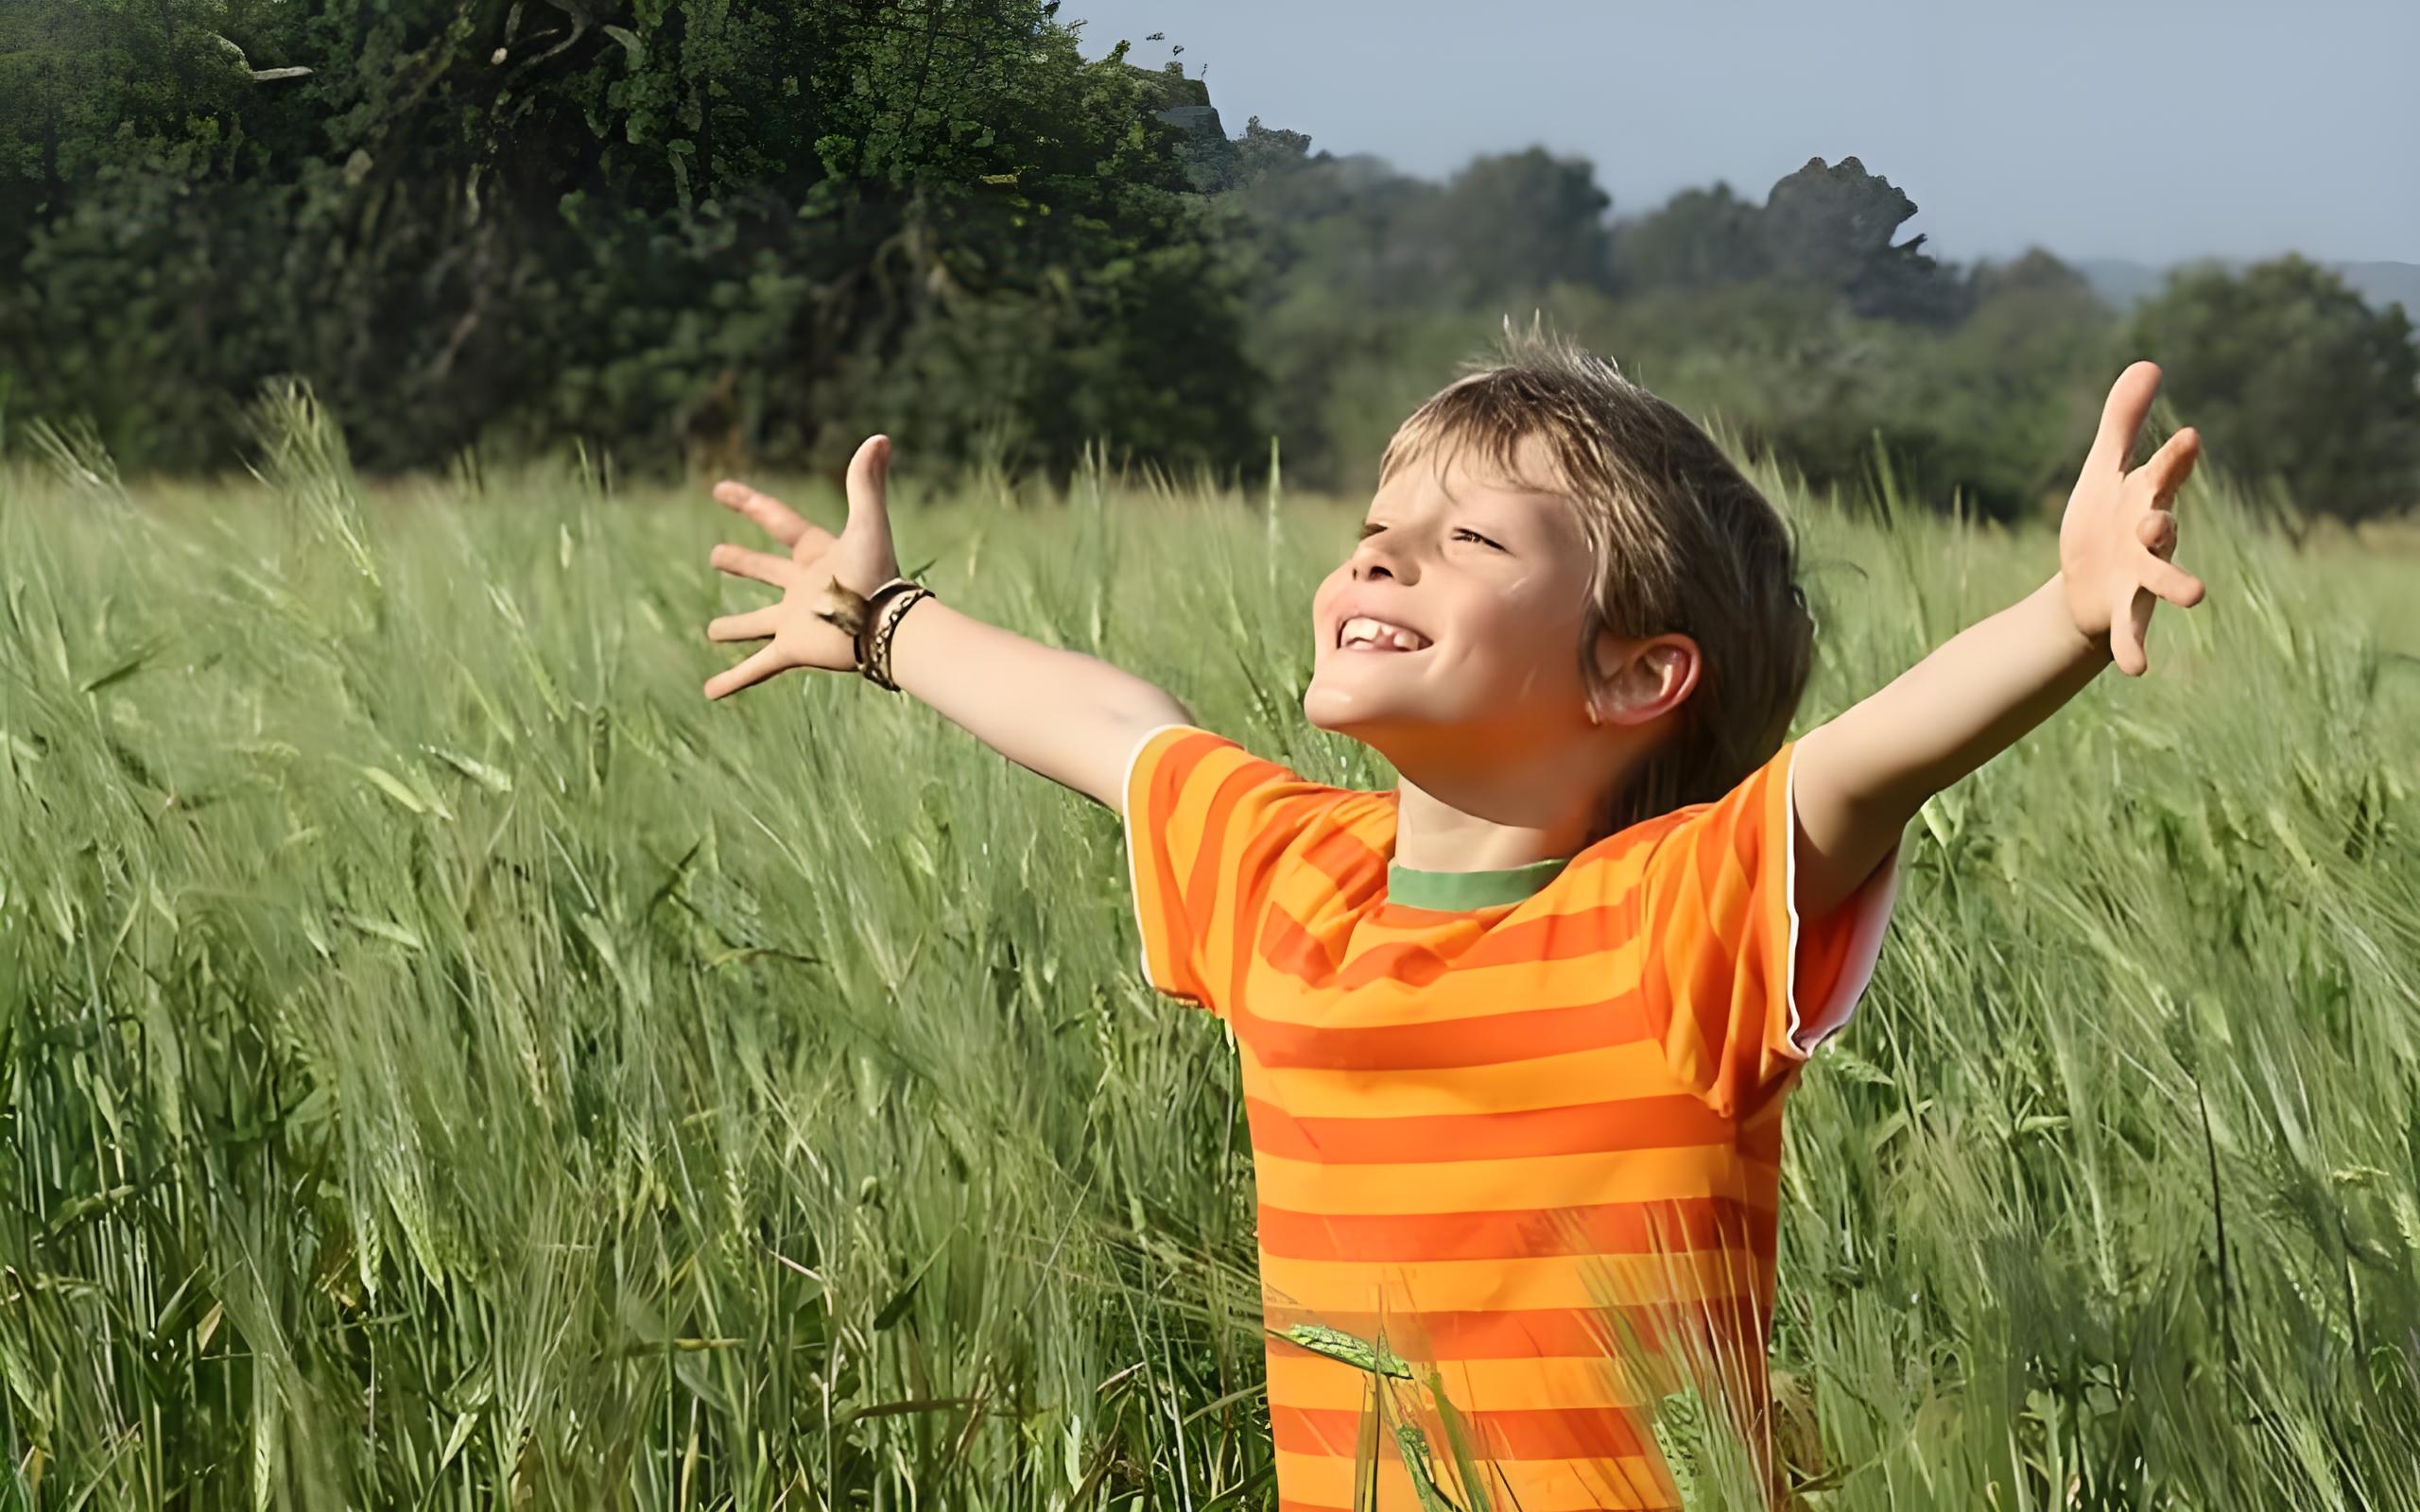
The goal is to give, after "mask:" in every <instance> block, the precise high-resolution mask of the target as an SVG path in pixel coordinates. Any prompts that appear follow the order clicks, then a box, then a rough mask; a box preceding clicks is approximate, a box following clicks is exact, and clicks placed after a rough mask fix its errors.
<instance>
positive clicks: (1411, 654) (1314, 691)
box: [1303, 435, 1611, 771]
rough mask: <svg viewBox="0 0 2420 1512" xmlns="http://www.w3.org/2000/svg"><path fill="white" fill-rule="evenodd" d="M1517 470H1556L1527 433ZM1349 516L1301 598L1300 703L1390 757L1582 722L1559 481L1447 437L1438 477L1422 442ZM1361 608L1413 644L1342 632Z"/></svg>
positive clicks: (1501, 740) (1571, 551)
mask: <svg viewBox="0 0 2420 1512" xmlns="http://www.w3.org/2000/svg"><path fill="white" fill-rule="evenodd" d="M1519 471H1520V473H1521V475H1523V476H1525V477H1528V478H1530V479H1532V480H1537V481H1541V482H1544V481H1547V480H1551V479H1552V478H1553V477H1554V475H1555V472H1554V467H1553V464H1552V460H1551V458H1550V456H1549V455H1548V454H1547V449H1546V445H1545V442H1544V441H1543V440H1542V439H1541V438H1538V437H1536V436H1534V435H1533V436H1529V437H1525V438H1523V439H1522V442H1521V456H1520V468H1519ZM1361 531H1362V534H1361V539H1360V541H1359V543H1358V544H1357V546H1356V547H1355V548H1354V549H1353V551H1352V553H1351V554H1350V555H1349V556H1348V557H1347V558H1346V559H1345V561H1344V562H1343V564H1342V565H1340V566H1339V567H1338V568H1337V569H1336V570H1335V571H1334V572H1332V573H1330V574H1328V576H1327V578H1326V580H1325V581H1323V582H1322V583H1321V585H1320V588H1319V592H1318V593H1316V594H1314V595H1313V597H1312V600H1311V625H1312V631H1313V634H1314V637H1315V656H1314V660H1313V665H1312V674H1311V682H1310V686H1309V688H1308V689H1306V690H1305V693H1304V695H1303V712H1304V713H1305V715H1306V716H1307V717H1308V718H1309V719H1310V722H1311V723H1312V724H1313V725H1315V726H1317V727H1318V728H1319V729H1322V730H1334V731H1336V732H1338V733H1340V734H1347V735H1351V736H1353V737H1354V738H1355V739H1357V740H1358V741H1360V742H1362V743H1363V744H1364V745H1367V746H1369V747H1372V748H1373V749H1374V750H1376V751H1377V752H1378V753H1379V754H1380V755H1382V756H1385V757H1387V758H1388V760H1389V761H1390V762H1392V764H1393V765H1395V767H1396V768H1397V769H1398V770H1399V771H1400V770H1404V769H1405V768H1406V766H1407V765H1408V763H1409V762H1414V761H1422V762H1428V763H1433V762H1438V761H1449V760H1454V759H1456V758H1460V759H1462V760H1469V759H1473V758H1481V759H1483V758H1485V757H1486V756H1488V755H1489V754H1490V753H1493V752H1500V751H1504V750H1508V749H1522V750H1534V748H1535V747H1537V746H1538V745H1539V744H1540V743H1541V742H1545V741H1582V740H1585V739H1586V738H1587V737H1588V736H1589V735H1590V734H1591V733H1593V731H1592V730H1591V727H1590V725H1589V723H1588V715H1587V705H1586V698H1587V689H1586V688H1585V687H1584V686H1583V684H1582V678H1581V672H1580V666H1579V658H1578V654H1577V651H1578V646H1579V644H1580V634H1581V629H1582V625H1583V623H1584V615H1585V612H1586V608H1587V596H1588V588H1589V575H1590V571H1591V569H1590V564H1589V559H1588V550H1587V545H1586V542H1585V541H1584V540H1583V539H1582V536H1581V533H1580V524H1579V522H1578V521H1577V520H1576V519H1574V518H1573V515H1572V507H1571V505H1570V503H1569V502H1568V501H1567V500H1566V499H1565V498H1564V496H1563V495H1561V494H1557V493H1550V492H1540V491H1534V490H1530V489H1526V488H1523V487H1521V486H1519V485H1517V484H1515V483H1514V482H1513V481H1512V480H1511V479H1508V478H1504V477H1500V476H1498V475H1496V474H1495V471H1494V470H1493V469H1492V468H1490V467H1489V466H1488V465H1487V463H1486V462H1485V461H1484V460H1483V459H1474V460H1470V461H1466V460H1465V453H1464V451H1463V450H1462V449H1461V448H1456V449H1454V450H1453V451H1452V453H1451V454H1450V455H1447V456H1446V457H1445V465H1444V467H1443V470H1442V476H1441V470H1440V469H1439V467H1438V465H1437V458H1436V456H1435V455H1434V454H1432V455H1428V456H1424V457H1421V458H1420V459H1418V460H1417V461H1414V462H1410V463H1408V464H1406V465H1404V466H1402V467H1400V468H1399V469H1397V471H1396V472H1395V475H1394V476H1393V477H1392V478H1391V479H1389V480H1388V482H1387V484H1386V486H1385V487H1384V488H1381V489H1380V490H1378V491H1377V493H1376V495H1375V496H1374V497H1373V498H1372V499H1371V501H1370V507H1369V509H1368V510H1367V511H1366V512H1365V514H1364V516H1363V523H1362V526H1361ZM1365 616H1366V617H1368V618H1372V619H1375V620H1378V621H1381V622H1383V623H1384V624H1387V625H1391V626H1393V627H1398V628H1399V629H1403V630H1409V631H1411V632H1414V639H1413V643H1412V644H1414V646H1415V647H1416V648H1415V649H1411V650H1397V649H1392V648H1390V647H1391V646H1392V644H1393V643H1394V640H1395V638H1394V637H1392V636H1391V635H1387V634H1384V633H1382V634H1381V635H1380V636H1379V638H1378V641H1377V642H1376V644H1357V645H1355V644H1345V637H1346V635H1347V633H1348V631H1349V632H1353V636H1354V639H1356V640H1358V639H1359V638H1360V637H1359V633H1358V632H1360V631H1361V630H1362V629H1363V628H1364V627H1363V626H1362V625H1361V624H1360V621H1361V619H1362V618H1363V617H1365ZM1600 644H1607V645H1609V646H1610V644H1611V637H1610V636H1606V637H1604V638H1603V640H1602V642H1601V643H1600ZM1600 664H1603V663H1600Z"/></svg>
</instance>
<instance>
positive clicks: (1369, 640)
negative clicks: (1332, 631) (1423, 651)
mask: <svg viewBox="0 0 2420 1512" xmlns="http://www.w3.org/2000/svg"><path fill="white" fill-rule="evenodd" d="M1343 641H1344V644H1346V645H1360V644H1371V645H1389V646H1392V647H1393V648H1394V649H1396V650H1398V651H1417V650H1419V649H1420V648H1421V646H1422V645H1424V644H1426V643H1425V642H1424V641H1422V640H1421V638H1420V637H1419V636H1418V635H1416V634H1414V633H1412V632H1411V631H1409V630H1407V629H1403V628H1400V627H1395V626H1391V625H1388V624H1386V623H1384V622H1383V621H1380V620H1374V619H1371V618H1368V617H1367V616H1365V615H1355V616H1354V617H1353V618H1352V619H1350V620H1347V621H1346V622H1345V625H1344V636H1343Z"/></svg>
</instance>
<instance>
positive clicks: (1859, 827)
mask: <svg viewBox="0 0 2420 1512" xmlns="http://www.w3.org/2000/svg"><path fill="white" fill-rule="evenodd" d="M2159 377H2160V374H2159V369H2158V368H2157V367H2155V366H2153V365H2152V364H2151V363H2148V362H2138V363H2135V365H2134V366H2133V367H2131V368H2128V369H2126V370H2125V371H2124V372H2123V373H2121V374H2119V375H2118V382H2117V384H2116V386H2115V387H2112V388H2111V389H2110V390H2109V402H2108V404H2106V406H2104V408H2103V409H2102V411H2101V416H2100V435H2099V436H2098V437H2097V438H2095V440H2094V441H2093V446H2092V453H2091V455H2089V456H2087V457H2086V458H2085V459H2084V464H2083V474H2082V476H2080V477H2079V478H2078V479H2077V482H2076V488H2075V492H2074V493H2073V494H2071V495H2070V496H2069V497H2068V500H2067V508H2066V515H2065V516H2064V517H2063V518H2062V519H2061V521H2060V524H2059V570H2058V572H2056V573H2055V574H2053V575H2052V576H2051V577H2050V580H2049V581H2048V582H2046V583H2044V584H2043V585H2042V586H2041V587H2040V588H2038V589H2035V590H2034V591H2033V592H2032V593H2031V594H2029V595H2027V596H2026V597H2025V598H2024V599H2022V600H2020V601H2018V602H2017V603H2016V604H2014V605H2013V606H2011V607H2010V608H2008V609H2004V610H2000V611H1999V612H1998V613H1997V614H1995V615H1993V616H1992V617H1991V618H1989V619H1987V620H1982V621H1980V622H1979V623H1977V624H1975V625H1971V626H1969V627H1966V628H1965V629H1964V630H1962V631H1960V632H1959V633H1958V634H1957V635H1956V636H1954V637H1952V638H1951V639H1950V640H1949V641H1948V642H1946V643H1945V644H1943V645H1942V647H1941V648H1940V649H1939V650H1937V651H1935V652H1933V653H1932V654H1931V655H1930V656H1928V657H1927V658H1925V659H1924V660H1923V661H1922V662H1918V663H1916V665H1915V666H1913V667H1911V668H1910V669H1909V670H1908V671H1907V672H1906V673H1904V674H1903V675H1901V676H1900V677H1899V679H1897V680H1895V681H1893V683H1892V684H1891V685H1890V686H1889V687H1887V688H1884V689H1883V690H1882V691H1881V692H1879V693H1877V694H1876V695H1874V696H1872V697H1870V698H1867V699H1866V700H1864V701H1863V702H1862V703H1859V704H1858V705H1857V706H1856V707H1855V708H1853V709H1850V710H1849V711H1847V712H1846V713H1842V714H1841V715H1840V716H1839V717H1838V718H1835V719H1832V720H1830V721H1828V722H1827V723H1825V724H1824V725H1822V726H1820V727H1818V728H1817V729H1815V730H1809V731H1808V732H1807V733H1806V735H1804V736H1802V737H1800V740H1799V742H1798V749H1797V753H1796V756H1795V758H1794V759H1793V762H1792V779H1791V780H1792V782H1793V784H1794V786H1795V789H1796V794H1795V796H1796V799H1797V811H1798V826H1799V833H1798V836H1797V857H1796V861H1797V877H1796V885H1795V888H1794V902H1796V904H1797V908H1798V913H1799V915H1800V917H1801V918H1806V919H1817V918H1821V917H1823V916H1824V915H1825V914H1827V913H1829V912H1830V911H1831V910H1832V909H1833V908H1835V907H1837V906H1838V905H1839V904H1840V903H1841V902H1844V901H1846V899H1847V898H1848V896H1849V895H1850V894H1851V893H1852V892H1854V891H1856V889H1857V887H1858V885H1859V884H1860V883H1862V882H1863V881H1864V880H1865V878H1866V877H1867V876H1868V874H1870V873H1871V872H1872V871H1873V869H1874V868H1875V867H1876V866H1877V865H1879V864H1880V863H1881V861H1882V858H1883V857H1884V856H1886V855H1888V854H1890V853H1891V851H1893V848H1895V847H1896V846H1897V845H1898V843H1899V834H1900V831H1901V830H1902V829H1904V828H1905V827H1906V825H1907V822H1908V820H1909V819H1910V818H1912V817H1914V816H1915V813H1916V810H1917V809H1918V808H1920V807H1921V806H1922V805H1923V803H1924V801H1925V799H1927V798H1929V797H1931V796H1932V795H1933V794H1935V793H1937V792H1939V791H1941V790H1942V789H1943V788H1945V787H1947V786H1948V785H1949V784H1950V783H1952V782H1957V781H1958V780H1959V779H1960V778H1962V777H1963V776H1965V775H1966V774H1967V773H1968V772H1971V771H1973V770H1974V769H1975V768H1977V767H1979V766H1980V765H1983V764H1984V763H1985V762H1987V761H1990V760H1991V759H1992V758H1993V757H1994V756H1997V755H1998V754H1999V753H2000V752H2001V751H2003V750H2005V749H2007V748H2008V747H2010V746H2012V745H2014V743H2015V742H2016V740H2017V738H2018V737H2019V736H2022V735H2023V734H2024V733H2025V732H2026V731H2028V730H2031V729H2032V728H2033V727H2034V726H2036V725H2038V724H2040V723H2041V722H2042V721H2043V720H2045V719H2047V718H2048V717H2049V715H2050V713H2051V712H2052V711H2053V710H2056V709H2057V708H2058V707H2059V706H2060V705H2061V704H2063V703H2066V701H2067V700H2068V699H2069V698H2071V697H2073V696H2075V695H2076V693H2077V691H2078V690H2079V689H2081V688H2082V687H2083V685H2084V684H2085V683H2087V682H2090V681H2091V680H2092V679H2093V678H2094V677H2095V676H2097V675H2098V674H2099V673H2100V669H2101V668H2102V667H2104V666H2107V665H2108V664H2109V663H2110V662H2112V661H2113V660H2114V661H2115V662H2117V663H2118V670H2119V671H2121V672H2124V673H2126V674H2127V675H2128V676H2129V677H2135V676H2139V675H2141V673H2142V672H2143V670H2144V667H2145V665H2146V662H2145V661H2144V657H2143V632H2144V630H2145V629H2146V627H2148V626H2149V625H2150V623H2151V613H2152V601H2153V599H2154V597H2157V598H2164V599H2167V600H2168V601H2169V603H2171V604H2175V605H2177V606H2178V607H2180V608H2185V609H2190V608H2191V607H2192V606H2193V605H2195V604H2198V603H2200V602H2201V600H2202V593H2203V587H2202V583H2201V581H2200V580H2199V579H2197V578H2195V577H2194V576H2192V575H2191V574H2189V573H2187V572H2186V571H2185V570H2184V569H2182V568H2180V567H2177V566H2176V565H2174V564H2173V563H2172V562H2170V561H2169V559H2168V558H2169V554H2170V553H2171V552H2173V551H2174V550H2175V549H2176V516H2175V515H2174V514H2173V513H2171V512H2169V505H2170V504H2171V503H2172V502H2173V501H2174V499H2175V497H2176V490H2178V488H2180V487H2181V486H2182V485H2183V484H2184V482H2185V480H2186V478H2187V477H2188V476H2190V475H2191V473H2192V472H2193V461H2194V458H2195V456H2196V455H2199V452H2200V447H2201V440H2200V438H2199V437H2198V436H2196V434H2195V433H2194V432H2193V430H2192V429H2191V428H2190V427H2189V426H2188V427H2187V428H2186V429H2184V430H2181V431H2178V432H2177V433H2176V434H2175V435H2174V436H2172V437H2170V438H2169V440H2168V443H2167V444H2166V445H2164V446H2162V447H2161V448H2160V449H2159V451H2158V453H2157V454H2156V455H2153V456H2152V458H2151V459H2150V460H2149V461H2147V462H2145V463H2144V464H2143V465H2142V466H2141V467H2139V468H2136V469H2135V470H2134V471H2133V472H2128V471H2126V456H2127V454H2128V453H2129V451H2131V450H2132V448H2133V445H2134V442H2135V437H2136V436H2137V435H2138V434H2139V433H2140V431H2141V429H2142V424H2143V418H2144V417H2145V416H2146V415H2148V414H2149V413H2150V412H2151V404H2152V395H2153V394H2155V393H2157V392H2158V391H2159Z"/></svg>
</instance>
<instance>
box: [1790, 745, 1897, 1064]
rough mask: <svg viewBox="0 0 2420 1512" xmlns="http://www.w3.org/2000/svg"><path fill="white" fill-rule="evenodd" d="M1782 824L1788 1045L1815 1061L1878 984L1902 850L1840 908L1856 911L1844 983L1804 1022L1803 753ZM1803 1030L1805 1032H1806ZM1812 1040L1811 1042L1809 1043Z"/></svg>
mask: <svg viewBox="0 0 2420 1512" xmlns="http://www.w3.org/2000/svg"><path fill="white" fill-rule="evenodd" d="M1782 813H1783V818H1784V820H1785V821H1786V822H1787V825H1788V829H1787V831H1786V833H1784V834H1783V835H1782V844H1783V847H1784V848H1785V853H1786V854H1787V856H1788V858H1789V859H1788V861H1787V863H1786V864H1785V866H1784V868H1783V871H1782V905H1783V906H1784V907H1785V908H1787V909H1788V910H1789V966H1788V967H1787V968H1786V971H1787V972H1788V977H1787V980H1786V981H1785V983H1784V988H1785V989H1786V991H1787V992H1788V994H1789V1043H1790V1047H1791V1048H1792V1049H1794V1050H1796V1051H1797V1052H1798V1053H1799V1054H1800V1055H1802V1056H1811V1055H1813V1054H1814V1053H1815V1047H1816V1046H1818V1045H1820V1044H1822V1043H1823V1042H1824V1040H1828V1039H1830V1038H1831V1037H1832V1036H1834V1035H1836V1034H1838V1033H1840V1032H1841V1029H1842V1028H1843V1027H1845V1026H1846V1025H1847V1023H1848V1022H1849V1016H1850V1015H1851V1014H1852V1013H1854V1012H1855V1011H1856V1010H1857V1002H1858V998H1860V997H1862V996H1864V994H1865V988H1866V984H1868V983H1869V982H1871V981H1873V980H1874V967H1875V963H1876V961H1878V960H1880V959H1881V956H1882V933H1883V930H1884V929H1885V928H1886V927H1887V926H1888V925H1889V924H1890V922H1891V909H1892V906H1893V904H1894V903H1895V902H1897V901H1898V896H1899V846H1897V845H1893V846H1892V848H1891V853H1890V854H1889V855H1886V856H1884V857H1883V858H1882V860H1881V863H1880V864H1879V865H1877V866H1876V868H1874V871H1873V872H1872V874H1871V875H1869V876H1868V877H1867V878H1866V879H1865V881H1864V882H1862V883H1860V884H1858V889H1857V891H1855V892H1853V893H1851V894H1850V895H1849V897H1848V901H1847V902H1844V903H1842V904H1841V907H1843V908H1851V909H1855V910H1856V911H1857V912H1856V919H1855V920H1854V922H1853V924H1852V925H1851V934H1850V936H1849V953H1848V958H1847V959H1846V960H1844V961H1842V962H1841V975H1840V979H1839V980H1838V981H1837V982H1835V983H1834V984H1833V987H1832V994H1831V996H1830V997H1829V998H1828V999H1826V1000H1825V1001H1824V1003H1822V1004H1819V1005H1817V1011H1816V1012H1815V1013H1813V1014H1810V1015H1808V1016H1806V1018H1805V1019H1803V1020H1802V1019H1801V1017H1800V1015H1799V1011H1798V752H1797V751H1796V750H1795V749H1792V750H1791V752H1790V755H1789V772H1788V774H1787V776H1786V778H1785V781H1784V786H1783V799H1782ZM1802 1025H1804V1027H1803V1028H1802ZM1810 1035H1811V1038H1810V1037H1809V1036H1810Z"/></svg>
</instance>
